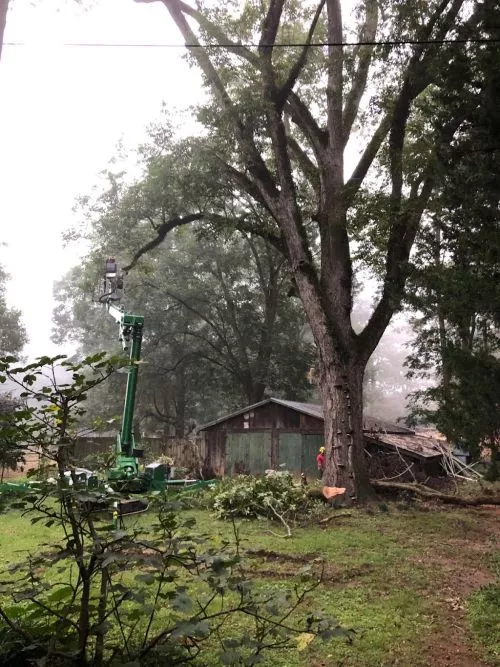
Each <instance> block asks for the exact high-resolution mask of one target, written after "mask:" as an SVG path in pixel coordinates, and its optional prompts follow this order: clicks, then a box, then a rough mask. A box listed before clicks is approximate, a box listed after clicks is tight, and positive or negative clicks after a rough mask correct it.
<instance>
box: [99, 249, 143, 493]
mask: <svg viewBox="0 0 500 667" xmlns="http://www.w3.org/2000/svg"><path fill="white" fill-rule="evenodd" d="M122 293H123V277H122V276H121V275H119V274H118V269H117V265H116V261H115V260H114V259H112V258H110V259H108V260H107V261H106V272H105V276H104V294H103V295H102V296H101V297H100V298H99V301H100V302H101V303H103V304H104V305H105V306H106V310H107V311H108V313H109V314H110V315H111V317H113V319H114V320H115V321H116V322H118V325H119V339H120V341H121V343H122V346H123V349H124V350H126V351H129V361H130V364H129V366H128V377H127V388H126V392H125V403H124V405H123V415H122V422H121V428H120V432H119V434H118V436H117V441H116V467H114V468H112V469H111V470H110V471H109V476H108V479H109V480H110V481H113V480H117V481H120V480H121V481H126V480H131V479H134V478H137V477H138V473H139V465H138V460H137V459H138V458H139V457H141V456H142V450H138V449H136V447H135V441H134V434H133V420H134V409H135V397H136V391H137V380H138V374H139V366H138V364H139V362H140V359H141V345H142V333H143V329H144V317H143V316H142V315H131V314H129V313H125V312H124V310H123V309H122V308H121V306H119V305H117V302H118V301H119V300H120V299H121V297H122Z"/></svg>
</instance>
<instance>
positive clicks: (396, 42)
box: [3, 37, 500, 49]
mask: <svg viewBox="0 0 500 667" xmlns="http://www.w3.org/2000/svg"><path fill="white" fill-rule="evenodd" d="M42 43H44V44H47V43H48V42H47V41H43V42H42ZM37 44H38V43H35V44H34V45H35V46H36V45H37ZM444 44H500V39H496V38H482V37H466V38H463V39H462V38H457V39H452V38H450V39H393V40H383V41H380V42H376V41H360V42H311V44H309V46H310V47H326V46H405V45H410V46H411V45H438V46H441V45H444ZM3 45H4V46H30V44H29V43H28V42H4V44H3ZM60 46H65V47H83V48H89V47H98V48H139V49H151V48H152V49H185V48H188V49H195V48H202V49H234V48H237V49H238V48H239V49H250V48H259V47H260V48H266V49H270V48H297V49H298V48H303V47H304V46H306V45H305V44H304V43H303V42H278V43H276V44H262V45H261V44H255V43H253V42H248V43H245V44H242V43H239V42H230V43H227V44H175V43H163V44H161V43H135V44H134V43H123V42H122V43H120V42H63V43H62V44H60Z"/></svg>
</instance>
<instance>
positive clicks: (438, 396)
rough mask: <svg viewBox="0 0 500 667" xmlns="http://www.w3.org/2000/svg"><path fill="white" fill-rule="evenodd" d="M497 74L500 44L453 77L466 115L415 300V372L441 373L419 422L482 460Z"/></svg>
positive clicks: (497, 332) (493, 402) (449, 85)
mask: <svg viewBox="0 0 500 667" xmlns="http://www.w3.org/2000/svg"><path fill="white" fill-rule="evenodd" d="M489 4H490V3H484V7H483V12H484V13H483V15H482V16H481V21H480V26H481V28H482V30H481V34H482V35H484V37H485V38H488V39H499V38H500V31H499V29H498V24H499V20H500V9H499V8H498V6H496V7H494V6H492V5H491V4H490V6H489ZM499 72H500V52H499V50H498V48H497V47H496V45H475V46H471V47H470V49H469V51H468V56H467V58H465V57H464V58H462V59H461V60H458V61H457V62H455V63H454V64H453V66H452V67H450V69H449V70H448V71H447V73H446V77H445V83H446V86H444V87H443V89H442V91H441V94H440V96H442V97H443V98H444V103H446V104H450V105H452V106H454V107H455V109H456V113H457V114H459V115H461V116H462V118H463V123H462V130H461V132H460V134H459V135H458V136H457V137H456V140H455V141H454V143H453V145H451V146H449V147H444V148H443V150H442V155H441V162H442V168H443V177H442V182H441V187H440V188H439V189H438V190H437V191H436V193H435V196H434V197H433V198H432V201H431V202H430V206H429V216H428V219H427V220H426V224H425V225H424V227H423V229H422V233H421V236H420V238H419V239H418V245H417V252H416V253H415V259H414V272H413V275H412V277H411V290H409V293H408V300H409V303H410V305H411V306H412V307H413V308H414V309H415V311H416V313H417V314H416V317H415V321H414V323H415V330H416V332H417V338H416V342H415V345H414V350H413V353H412V355H411V356H410V357H409V359H408V366H409V372H410V374H412V375H418V374H420V375H423V376H427V377H428V376H429V374H430V373H434V372H436V374H437V382H436V383H435V385H434V386H432V387H430V388H429V389H427V390H425V391H420V392H417V393H416V394H415V395H414V397H413V417H414V419H416V420H418V419H421V420H422V419H423V420H425V421H430V422H433V423H435V424H436V426H437V427H438V428H439V430H441V431H442V432H443V433H444V434H445V435H446V436H447V437H448V438H449V439H450V440H451V441H452V442H455V443H458V444H460V445H461V446H462V447H464V448H465V449H467V450H468V451H469V452H471V454H473V455H475V456H477V455H478V454H479V452H480V448H481V446H482V445H484V446H487V447H490V448H493V450H496V449H497V447H498V439H499V437H500V416H499V415H500V412H499V409H498V408H499V403H498V396H499V395H500V362H499V359H498V353H499V349H500V289H499V285H500V234H499V205H500V107H499V105H498V100H499V99H500V75H499ZM458 81H460V82H461V84H462V87H461V90H460V93H458V92H457V86H456V83H457V82H458ZM438 99H439V100H440V97H438ZM440 119H441V116H440V115H439V114H437V116H436V119H435V122H439V121H440Z"/></svg>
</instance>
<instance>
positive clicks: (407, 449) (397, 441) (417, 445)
mask: <svg viewBox="0 0 500 667" xmlns="http://www.w3.org/2000/svg"><path fill="white" fill-rule="evenodd" d="M365 437H366V439H367V440H368V442H372V443H379V444H381V445H385V446H387V447H390V448H391V449H396V450H397V449H401V450H402V451H404V453H405V454H410V455H412V456H415V457H417V458H420V459H429V458H432V457H434V456H441V455H442V453H443V447H444V446H445V443H443V442H442V441H441V442H440V441H439V440H435V439H434V438H428V437H425V436H421V435H415V434H411V433H410V434H405V435H403V434H402V435H396V434H391V433H366V434H365Z"/></svg>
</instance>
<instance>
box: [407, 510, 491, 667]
mask: <svg viewBox="0 0 500 667" xmlns="http://www.w3.org/2000/svg"><path fill="white" fill-rule="evenodd" d="M471 518H473V519H474V524H473V525H472V526H471V525H470V522H469V523H467V522H466V521H461V520H460V519H458V520H457V533H459V534H460V537H450V538H448V539H445V540H442V541H441V542H439V543H437V544H436V545H435V546H434V547H433V549H432V550H429V551H427V552H426V553H425V554H424V555H423V556H422V557H420V558H418V559H414V562H415V563H418V565H419V566H421V567H422V566H423V567H428V568H429V569H431V570H432V576H431V577H430V578H429V584H430V588H429V590H428V595H429V597H430V598H432V600H433V602H434V604H435V609H436V617H437V618H436V621H437V627H436V629H435V631H434V633H432V634H431V635H430V637H429V641H428V645H427V651H426V656H427V660H428V664H429V665H433V666H434V667H444V666H446V667H485V666H486V665H487V664H491V663H486V662H484V661H483V660H482V659H481V655H480V653H479V651H476V649H475V648H474V643H473V640H472V637H471V635H470V631H469V628H468V623H467V617H466V608H465V606H466V601H467V599H468V598H469V596H470V595H471V593H472V592H473V591H475V590H477V589H478V588H480V587H481V586H484V585H487V584H490V583H492V582H493V581H495V579H496V577H495V574H494V573H493V572H492V571H491V570H490V569H489V567H488V556H489V554H491V553H492V551H494V550H495V548H498V546H499V544H500V521H499V520H498V519H499V518H500V508H498V507H491V508H490V507H488V508H481V510H472V509H470V510H467V513H466V514H465V515H464V519H469V520H470V519H471Z"/></svg>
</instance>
